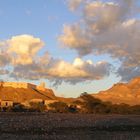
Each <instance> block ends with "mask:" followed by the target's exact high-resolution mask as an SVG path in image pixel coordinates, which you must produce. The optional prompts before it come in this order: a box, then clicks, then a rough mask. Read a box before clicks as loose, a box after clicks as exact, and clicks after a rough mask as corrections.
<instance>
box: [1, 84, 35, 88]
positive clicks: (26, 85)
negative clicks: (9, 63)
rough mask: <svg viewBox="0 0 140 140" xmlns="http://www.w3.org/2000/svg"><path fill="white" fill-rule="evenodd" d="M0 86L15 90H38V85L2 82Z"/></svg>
mask: <svg viewBox="0 0 140 140" xmlns="http://www.w3.org/2000/svg"><path fill="white" fill-rule="evenodd" d="M0 86H2V87H13V88H34V89H35V88H36V85H33V84H30V83H24V82H0Z"/></svg>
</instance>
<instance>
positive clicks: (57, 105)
mask: <svg viewBox="0 0 140 140" xmlns="http://www.w3.org/2000/svg"><path fill="white" fill-rule="evenodd" d="M49 107H51V108H52V109H53V110H54V111H56V112H60V113H63V112H68V105H67V104H66V103H64V102H54V103H51V104H49Z"/></svg>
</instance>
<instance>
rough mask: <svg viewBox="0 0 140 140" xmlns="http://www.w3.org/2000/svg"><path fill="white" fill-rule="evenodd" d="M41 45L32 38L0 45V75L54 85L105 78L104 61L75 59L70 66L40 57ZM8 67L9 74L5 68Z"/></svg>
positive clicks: (107, 67)
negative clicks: (48, 82)
mask: <svg viewBox="0 0 140 140" xmlns="http://www.w3.org/2000/svg"><path fill="white" fill-rule="evenodd" d="M44 46H45V44H44V42H43V41H42V40H41V39H39V38H36V37H33V36H31V35H19V36H14V37H12V38H11V39H7V40H5V41H3V42H1V48H0V49H1V51H0V52H1V53H0V58H1V59H0V66H1V67H2V68H3V69H1V70H0V74H1V75H2V74H8V75H9V76H10V77H12V78H14V79H27V80H39V79H48V80H50V81H52V82H53V83H54V85H58V84H61V83H62V82H67V83H70V84H75V83H78V82H82V81H92V80H99V79H102V78H104V77H105V76H108V75H109V73H110V69H111V65H110V64H109V63H107V62H105V61H101V62H98V63H93V62H92V61H91V60H87V61H84V60H82V59H81V58H75V59H74V61H73V63H70V62H66V61H65V60H62V59H56V58H55V59H54V58H53V56H51V55H50V54H49V53H48V52H44V53H43V54H42V55H39V54H38V53H39V51H41V50H43V47H44ZM7 66H10V67H11V69H10V70H8V69H6V68H5V67H7Z"/></svg>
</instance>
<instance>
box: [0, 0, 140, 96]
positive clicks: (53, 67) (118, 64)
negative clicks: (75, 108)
mask: <svg viewBox="0 0 140 140" xmlns="http://www.w3.org/2000/svg"><path fill="white" fill-rule="evenodd" d="M139 12H140V3H139V1H138V0H51V1H50V0H36V1H34V0H30V1H27V0H25V1H19V0H5V1H0V19H1V22H0V33H1V34H0V79H1V80H4V81H26V82H32V83H35V84H38V83H39V82H40V81H45V82H46V83H47V86H49V87H51V88H53V89H54V91H55V93H56V94H57V95H59V96H65V97H70V96H72V97H76V96H78V95H80V94H81V93H82V92H85V91H86V92H88V93H94V92H98V91H100V90H105V89H107V88H109V87H111V86H112V85H113V84H114V83H116V82H119V81H124V82H126V81H129V80H130V79H132V78H133V77H136V76H140V46H139V44H140V19H139V15H140V13H139Z"/></svg>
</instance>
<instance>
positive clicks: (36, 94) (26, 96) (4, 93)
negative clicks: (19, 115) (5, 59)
mask: <svg viewBox="0 0 140 140" xmlns="http://www.w3.org/2000/svg"><path fill="white" fill-rule="evenodd" d="M0 99H1V100H12V101H14V102H24V101H27V100H31V99H43V100H46V99H56V97H55V95H54V93H53V91H52V90H46V91H41V90H36V89H33V88H27V89H24V88H12V87H0Z"/></svg>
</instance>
